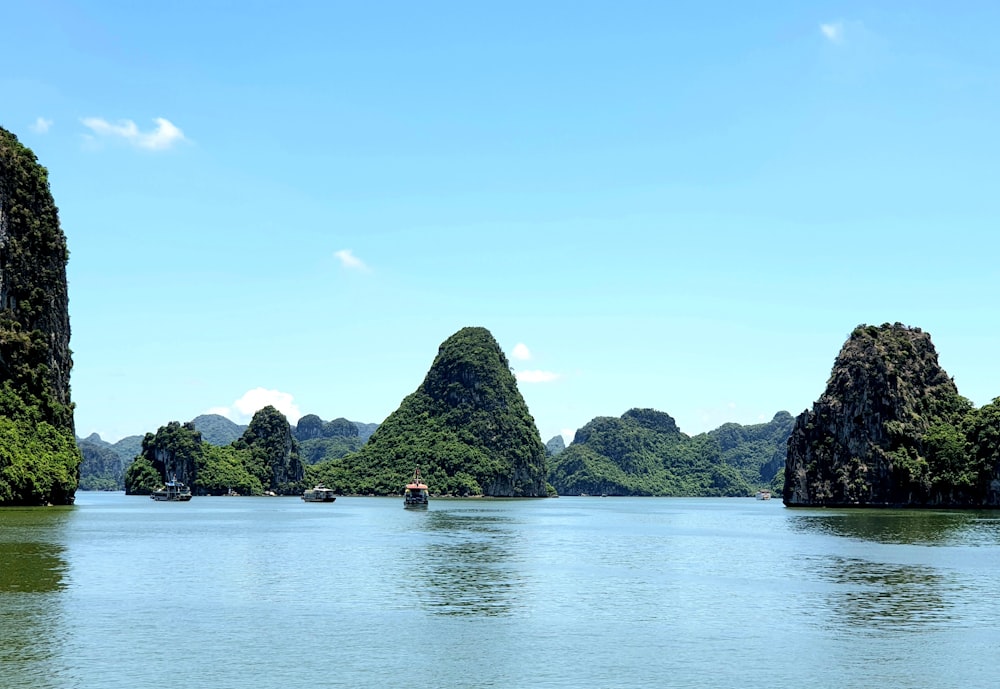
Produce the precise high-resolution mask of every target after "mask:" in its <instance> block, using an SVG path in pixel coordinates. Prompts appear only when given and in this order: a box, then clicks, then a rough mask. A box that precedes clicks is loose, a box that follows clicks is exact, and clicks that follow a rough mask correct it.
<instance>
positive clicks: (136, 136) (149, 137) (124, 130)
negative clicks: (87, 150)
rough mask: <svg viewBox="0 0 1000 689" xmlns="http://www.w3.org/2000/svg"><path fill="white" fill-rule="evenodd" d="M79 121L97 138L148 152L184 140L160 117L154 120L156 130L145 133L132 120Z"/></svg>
mask: <svg viewBox="0 0 1000 689" xmlns="http://www.w3.org/2000/svg"><path fill="white" fill-rule="evenodd" d="M80 121H81V122H82V123H83V126H84V127H86V128H87V129H89V130H90V131H92V132H93V133H94V135H95V136H97V137H102V138H105V139H119V140H121V141H125V142H126V143H128V144H129V145H131V146H135V147H136V148H143V149H146V150H148V151H163V150H166V149H168V148H170V147H171V146H173V145H174V144H177V143H179V142H181V141H184V140H185V136H184V132H182V131H181V130H180V128H178V127H177V126H176V125H175V124H174V123H173V122H171V121H170V120H167V119H164V118H162V117H157V118H156V119H154V120H153V121H154V122H155V123H156V128H155V129H153V130H151V131H147V132H144V131H141V130H140V129H139V127H138V126H137V125H136V123H135V122H133V121H132V120H118V122H115V123H112V122H108V121H107V120H105V119H103V118H100V117H85V118H83V119H82V120H80Z"/></svg>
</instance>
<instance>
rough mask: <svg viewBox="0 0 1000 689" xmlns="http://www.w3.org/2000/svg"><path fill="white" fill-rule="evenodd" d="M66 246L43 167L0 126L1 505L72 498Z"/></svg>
mask: <svg viewBox="0 0 1000 689" xmlns="http://www.w3.org/2000/svg"><path fill="white" fill-rule="evenodd" d="M68 260H69V251H68V249H67V247H66V237H65V236H64V235H63V233H62V229H61V228H60V226H59V214H58V210H57V208H56V206H55V203H54V201H53V199H52V194H51V193H50V191H49V183H48V172H47V171H46V169H45V168H44V167H42V166H41V165H39V164H38V161H37V159H36V158H35V155H34V153H32V152H31V151H30V150H29V149H27V148H25V147H24V146H23V145H22V144H21V143H20V142H19V141H18V140H17V137H16V136H14V135H13V134H11V133H10V132H8V131H7V130H5V129H3V128H0V505H36V504H46V503H52V504H68V503H72V502H73V499H74V495H75V492H76V489H77V482H78V475H79V467H80V462H81V453H80V451H79V449H78V448H77V446H76V442H75V441H76V436H75V433H74V428H73V405H72V402H71V401H70V389H69V375H70V369H71V368H72V365H73V361H72V356H71V354H70V350H69V338H70V327H69V309H68V302H69V299H68V294H67V288H66V263H67V261H68Z"/></svg>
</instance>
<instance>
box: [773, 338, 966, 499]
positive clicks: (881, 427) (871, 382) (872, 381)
mask: <svg viewBox="0 0 1000 689" xmlns="http://www.w3.org/2000/svg"><path fill="white" fill-rule="evenodd" d="M970 409H971V404H970V403H969V402H968V400H965V399H964V398H963V397H961V396H960V395H959V394H958V390H957V388H956V387H955V383H954V381H953V380H952V379H951V378H950V377H949V376H948V374H947V373H945V371H944V370H943V369H942V368H941V366H940V365H939V364H938V358H937V352H936V351H935V349H934V345H933V344H932V343H931V338H930V335H929V334H927V333H925V332H923V331H921V330H920V329H919V328H910V327H906V326H903V325H901V324H899V323H896V324H895V325H889V324H884V325H882V326H880V327H876V326H858V327H857V328H855V330H854V332H852V333H851V335H850V337H849V339H848V340H847V342H846V343H845V344H844V346H843V348H842V349H841V351H840V354H839V355H838V356H837V359H836V361H835V362H834V365H833V372H832V374H831V376H830V379H829V382H828V383H827V386H826V391H825V392H824V393H823V394H822V396H821V397H820V398H819V400H817V401H816V403H815V404H814V405H813V407H812V410H807V411H805V412H803V413H802V414H801V415H800V416H799V417H798V418H797V419H796V422H795V427H794V429H793V431H792V434H791V437H790V438H789V439H788V455H787V458H786V462H785V485H784V491H783V499H784V502H785V504H786V505H789V506H807V505H827V506H852V505H869V506H874V505H881V506H910V505H948V504H968V502H969V501H970V500H972V499H973V498H972V493H974V492H975V491H976V490H977V489H975V488H973V487H972V486H970V487H969V488H970V490H969V492H968V494H967V495H959V494H958V493H956V491H955V485H954V479H951V478H950V477H951V476H953V475H957V474H955V473H954V472H952V471H951V469H949V468H948V467H946V466H944V464H945V461H944V453H943V451H942V448H943V447H944V445H940V444H936V441H934V439H935V438H938V437H941V438H949V437H953V436H954V437H959V436H960V435H961V433H960V431H959V430H958V429H959V427H960V426H961V424H962V422H963V419H964V417H965V415H966V414H967V413H968V412H969V410H970ZM956 443H957V444H958V445H961V443H962V441H961V439H959V440H957V441H956ZM980 478H981V477H979V476H977V477H975V478H974V479H972V478H970V479H969V480H970V481H971V482H974V483H975V482H978V481H979V479H980ZM949 484H950V485H949Z"/></svg>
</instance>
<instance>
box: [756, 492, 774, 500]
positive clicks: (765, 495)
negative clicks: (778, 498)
mask: <svg viewBox="0 0 1000 689" xmlns="http://www.w3.org/2000/svg"><path fill="white" fill-rule="evenodd" d="M757 499H758V500H770V499H771V491H769V490H758V491H757Z"/></svg>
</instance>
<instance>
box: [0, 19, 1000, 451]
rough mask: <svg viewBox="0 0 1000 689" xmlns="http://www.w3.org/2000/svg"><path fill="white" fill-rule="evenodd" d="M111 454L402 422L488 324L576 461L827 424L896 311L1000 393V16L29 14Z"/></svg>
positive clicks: (77, 382) (33, 116) (37, 127)
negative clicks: (222, 432)
mask: <svg viewBox="0 0 1000 689" xmlns="http://www.w3.org/2000/svg"><path fill="white" fill-rule="evenodd" d="M4 23H5V24H6V25H7V27H8V29H6V30H5V31H4V39H3V41H0V126H3V127H5V128H7V129H9V130H11V131H13V132H14V133H15V134H17V135H18V137H19V138H20V139H21V141H22V142H23V143H24V144H26V145H27V146H29V147H30V148H31V149H33V150H34V151H35V153H36V155H37V156H38V158H39V160H40V162H41V163H42V164H43V165H45V166H46V167H47V168H48V170H49V178H50V183H51V188H52V192H53V195H54V196H55V199H56V203H57V205H58V206H59V209H60V218H61V222H62V226H63V230H64V232H65V233H66V235H67V238H68V242H69V247H70V252H71V256H70V263H69V266H68V278H69V288H70V317H71V323H72V329H73V333H72V340H71V347H72V349H73V351H74V361H75V366H74V369H73V375H72V394H73V399H74V401H75V402H76V405H77V407H76V424H77V433H78V434H79V435H81V436H86V435H88V434H90V433H92V432H98V433H100V434H101V436H102V437H104V438H105V439H107V440H112V441H113V440H116V439H118V438H120V437H122V436H125V435H132V434H141V433H144V432H146V431H155V430H156V428H158V427H159V426H160V425H163V424H165V423H167V422H168V421H171V420H178V421H185V420H189V419H191V418H193V417H195V416H197V415H198V414H201V413H206V412H209V411H219V412H224V413H227V414H228V415H229V416H230V417H231V418H233V419H234V420H236V421H239V422H243V423H245V422H246V421H247V420H248V419H249V417H250V415H251V414H252V413H253V411H254V409H255V408H258V407H259V406H262V405H263V404H265V403H268V402H270V403H274V404H275V405H276V406H277V407H278V408H279V409H281V410H282V411H284V412H285V413H286V414H287V415H288V416H289V417H290V419H291V420H292V421H293V422H294V421H295V420H296V419H297V417H298V416H299V415H300V414H309V413H313V414H318V415H319V416H320V417H322V418H324V419H332V418H336V417H340V416H345V417H347V418H349V419H352V420H355V421H365V422H379V421H381V420H383V419H384V418H385V417H386V416H388V415H389V414H390V413H391V412H392V411H394V410H395V409H396V407H397V406H398V405H399V403H400V401H401V400H402V398H403V397H405V396H406V395H407V394H409V393H411V392H413V391H414V390H415V389H416V388H417V386H418V385H419V384H420V382H421V381H422V379H423V376H424V374H425V373H426V371H427V369H428V368H429V366H430V364H431V362H432V361H433V358H434V356H435V354H436V352H437V347H438V345H439V344H440V343H441V342H442V341H444V340H445V339H446V338H447V337H449V336H450V335H451V334H452V333H454V332H455V331H457V330H458V329H460V328H462V327H464V326H470V325H478V326H484V327H486V328H488V329H489V330H490V331H491V332H492V333H493V335H494V337H496V339H497V340H498V342H499V343H500V345H501V346H502V347H503V348H504V351H505V352H506V353H507V356H508V358H509V359H510V362H511V364H512V366H513V368H514V369H515V371H516V373H517V374H518V378H519V389H520V390H521V393H522V395H523V396H524V398H525V400H526V401H527V403H528V406H529V408H530V410H531V412H532V415H533V416H534V417H535V420H536V422H537V425H538V427H539V431H540V433H541V436H542V439H543V440H548V439H549V438H551V437H552V436H554V435H556V434H558V433H564V434H566V435H567V439H569V438H570V437H571V436H572V432H573V431H574V430H575V429H576V428H579V427H580V426H582V425H583V424H585V423H586V422H588V421H589V420H590V419H592V418H594V417H595V416H619V415H621V414H622V413H624V412H625V411H626V410H627V409H629V408H631V407H653V408H655V409H659V410H661V411H665V412H667V413H669V414H671V415H672V416H673V417H674V418H675V419H677V422H678V424H679V425H680V427H681V429H682V430H683V431H685V432H687V433H690V434H694V433H699V432H702V431H706V430H710V429H712V428H716V427H718V426H719V425H721V424H722V423H724V422H727V421H736V422H739V423H757V422H760V421H761V420H768V419H770V418H771V417H772V416H773V415H774V413H775V412H777V411H779V410H787V411H790V412H792V413H793V414H798V413H799V412H801V411H802V410H803V409H805V408H807V407H809V406H810V405H811V404H812V402H813V401H814V400H815V399H816V398H817V397H818V396H819V395H820V393H821V392H822V391H823V388H824V386H825V384H826V380H827V378H828V376H829V373H830V368H831V366H832V363H833V359H834V357H835V356H836V354H837V352H838V351H839V349H840V347H841V345H842V344H843V342H844V340H845V339H846V337H847V336H848V335H849V333H850V332H851V330H852V329H853V328H854V327H855V326H856V325H858V324H860V323H874V324H880V323H883V322H896V321H899V322H903V323H906V324H908V325H913V326H918V327H921V328H923V329H924V330H926V331H928V332H930V333H931V335H932V338H933V341H934V343H935V345H936V346H937V349H938V353H939V358H940V361H941V363H942V365H943V366H944V367H945V369H946V370H947V371H948V372H949V374H950V375H952V376H953V377H954V378H955V382H956V383H957V385H958V387H959V390H960V391H961V392H962V393H963V394H965V395H966V396H967V397H969V398H970V399H971V400H972V401H973V402H974V403H976V404H977V405H981V404H984V403H987V402H989V401H991V400H992V399H993V398H994V397H996V396H998V395H1000V363H998V358H1000V357H998V356H997V352H1000V319H998V318H997V315H998V313H997V295H998V292H1000V290H998V277H997V276H998V270H997V257H998V256H1000V239H998V232H997V230H998V229H1000V224H998V219H1000V194H998V193H997V180H998V178H1000V176H998V173H1000V170H998V166H1000V165H998V161H1000V136H997V123H998V122H1000V102H998V99H1000V95H998V94H1000V47H998V44H997V42H996V40H995V27H996V26H998V25H1000V6H998V5H995V4H993V3H985V2H983V3H972V2H961V3H953V4H948V5H945V4H943V3H930V2H927V3H919V2H911V3H898V2H888V1H884V0H882V1H880V0H876V1H875V2H864V3H860V2H810V3H801V2H769V3H737V2H729V3H715V2H699V3H665V2H579V1H577V2H517V1H513V0H508V1H506V2H502V3H492V2H484V3H468V2H422V3H410V2H398V3H396V2H370V3H339V2H285V3H280V4H279V3H271V2H253V1H251V2H247V1H242V2H212V1H207V2H206V1H199V2H186V1H172V2H170V3H132V2H125V1H124V0H120V1H116V2H108V1H101V0H93V1H88V2H69V1H64V0H34V1H32V2H19V1H17V0H15V2H13V3H7V4H6V5H5V8H4Z"/></svg>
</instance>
